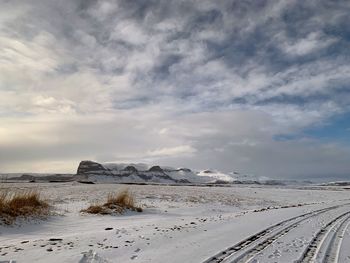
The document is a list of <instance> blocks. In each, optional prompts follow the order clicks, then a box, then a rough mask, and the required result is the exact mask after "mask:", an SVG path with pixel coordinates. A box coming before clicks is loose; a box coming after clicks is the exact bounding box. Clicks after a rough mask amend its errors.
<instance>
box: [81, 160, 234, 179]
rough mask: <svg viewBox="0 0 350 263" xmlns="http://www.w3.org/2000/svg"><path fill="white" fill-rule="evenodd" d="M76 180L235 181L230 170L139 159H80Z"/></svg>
mask: <svg viewBox="0 0 350 263" xmlns="http://www.w3.org/2000/svg"><path fill="white" fill-rule="evenodd" d="M75 178H76V180H78V181H89V182H105V183H107V182H111V183H113V182H115V183H162V184H203V183H204V184H213V183H214V184H223V183H225V184H227V183H233V182H236V183H237V182H239V181H238V180H236V178H235V177H234V176H233V175H232V174H226V173H222V172H219V171H211V170H203V171H192V170H191V169H189V168H183V167H182V168H172V167H161V166H159V165H154V166H151V167H149V166H148V165H146V164H143V163H137V164H135V163H103V164H101V163H97V162H94V161H81V162H80V164H79V167H78V170H77V174H76V176H75Z"/></svg>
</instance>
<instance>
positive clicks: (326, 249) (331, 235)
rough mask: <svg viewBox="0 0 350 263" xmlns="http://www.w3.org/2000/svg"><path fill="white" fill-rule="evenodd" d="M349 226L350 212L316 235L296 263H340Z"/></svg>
mask: <svg viewBox="0 0 350 263" xmlns="http://www.w3.org/2000/svg"><path fill="white" fill-rule="evenodd" d="M349 224H350V211H348V212H345V213H343V214H341V215H340V216H338V217H336V218H334V219H333V220H332V221H330V222H328V223H327V224H326V225H325V226H323V227H322V228H321V229H320V230H319V231H318V232H317V233H316V235H315V237H314V238H313V239H312V240H311V242H310V244H309V245H308V246H307V248H306V249H305V251H304V253H303V255H302V257H301V258H300V259H299V260H298V261H296V262H298V263H304V262H325V263H328V262H338V260H339V254H340V247H341V243H342V240H343V236H344V234H345V231H346V229H347V227H348V226H349ZM327 240H328V242H327Z"/></svg>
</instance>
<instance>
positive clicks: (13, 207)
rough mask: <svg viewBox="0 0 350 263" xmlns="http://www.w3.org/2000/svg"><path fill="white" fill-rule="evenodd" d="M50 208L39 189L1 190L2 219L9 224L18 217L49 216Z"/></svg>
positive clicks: (0, 211)
mask: <svg viewBox="0 0 350 263" xmlns="http://www.w3.org/2000/svg"><path fill="white" fill-rule="evenodd" d="M49 208H50V206H49V204H48V203H47V202H45V201H44V200H42V198H41V197H40V193H39V192H38V191H25V192H14V193H10V192H8V191H7V192H0V220H2V222H3V223H4V224H7V225H9V224H12V223H13V222H14V221H15V220H16V219H17V218H29V217H43V216H47V215H48V213H49Z"/></svg>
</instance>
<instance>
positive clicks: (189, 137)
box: [0, 0, 350, 179]
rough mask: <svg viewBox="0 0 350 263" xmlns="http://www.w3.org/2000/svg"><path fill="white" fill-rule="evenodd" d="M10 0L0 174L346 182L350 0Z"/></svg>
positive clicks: (4, 18)
mask: <svg viewBox="0 0 350 263" xmlns="http://www.w3.org/2000/svg"><path fill="white" fill-rule="evenodd" d="M0 3H1V8H0V172H71V173H74V172H75V171H76V168H77V166H78V163H79V161H80V160H94V161H97V162H146V163H150V164H160V165H169V166H174V167H189V168H193V169H217V170H220V171H224V172H229V171H238V172H241V173H245V174H249V175H252V176H258V177H269V178H282V179H283V178H289V179H305V178H306V179H307V178H309V179H314V178H342V179H350V87H349V85H350V84H349V83H350V27H349V24H350V2H349V1H323V0H308V1H301V0H300V1H295V0H285V1H282V0H281V1H278V0H271V1H268V0H259V1H256V0H230V1H228V0H227V1H220V0H218V1H207V0H187V1H183V0H176V1H175V0H149V1H141V0H135V1H129V0H113V1H112V0H56V1H47V0H26V1H23V0H22V1H17V0H0Z"/></svg>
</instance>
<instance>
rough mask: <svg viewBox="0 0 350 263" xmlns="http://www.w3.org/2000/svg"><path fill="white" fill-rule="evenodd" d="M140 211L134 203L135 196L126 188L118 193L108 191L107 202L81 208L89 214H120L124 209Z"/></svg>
mask: <svg viewBox="0 0 350 263" xmlns="http://www.w3.org/2000/svg"><path fill="white" fill-rule="evenodd" d="M127 209H129V210H131V211H137V212H142V208H141V207H139V206H136V205H135V197H134V195H133V194H132V193H130V192H129V190H128V189H125V190H123V191H121V192H120V193H110V194H108V196H107V202H106V203H104V204H103V205H98V204H95V205H91V206H89V207H88V208H87V209H83V210H81V212H84V213H89V214H101V215H107V214H122V213H123V212H125V210H127Z"/></svg>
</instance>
